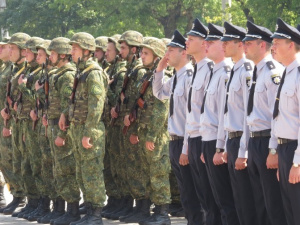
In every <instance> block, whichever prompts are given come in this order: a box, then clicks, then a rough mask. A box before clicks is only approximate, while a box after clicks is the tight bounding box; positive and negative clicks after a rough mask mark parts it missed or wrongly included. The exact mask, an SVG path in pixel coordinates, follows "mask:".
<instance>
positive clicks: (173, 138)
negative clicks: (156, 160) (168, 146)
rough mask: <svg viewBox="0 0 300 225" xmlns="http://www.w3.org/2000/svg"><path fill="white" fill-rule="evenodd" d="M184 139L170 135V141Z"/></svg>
mask: <svg viewBox="0 0 300 225" xmlns="http://www.w3.org/2000/svg"><path fill="white" fill-rule="evenodd" d="M182 139H183V137H181V136H177V135H170V141H177V140H182Z"/></svg>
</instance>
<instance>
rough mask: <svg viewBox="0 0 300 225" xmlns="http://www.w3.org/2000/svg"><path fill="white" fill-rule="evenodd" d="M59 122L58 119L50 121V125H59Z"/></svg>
mask: <svg viewBox="0 0 300 225" xmlns="http://www.w3.org/2000/svg"><path fill="white" fill-rule="evenodd" d="M58 122H59V119H58V118H56V119H50V120H48V124H49V125H50V126H55V125H58Z"/></svg>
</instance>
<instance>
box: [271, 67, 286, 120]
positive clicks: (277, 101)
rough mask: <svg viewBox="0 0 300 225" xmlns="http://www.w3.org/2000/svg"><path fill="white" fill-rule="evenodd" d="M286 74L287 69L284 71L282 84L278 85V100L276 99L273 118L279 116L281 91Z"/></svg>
mask: <svg viewBox="0 0 300 225" xmlns="http://www.w3.org/2000/svg"><path fill="white" fill-rule="evenodd" d="M285 74H286V69H285V70H284V72H283V75H282V78H281V82H280V85H279V87H278V91H277V95H276V100H275V105H274V111H273V119H275V118H276V117H277V116H278V113H279V97H280V92H281V89H282V85H283V83H284V79H285Z"/></svg>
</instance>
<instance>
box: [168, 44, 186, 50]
mask: <svg viewBox="0 0 300 225" xmlns="http://www.w3.org/2000/svg"><path fill="white" fill-rule="evenodd" d="M169 46H171V47H177V48H182V49H185V48H183V47H180V46H179V45H175V44H173V43H169V44H167V47H169Z"/></svg>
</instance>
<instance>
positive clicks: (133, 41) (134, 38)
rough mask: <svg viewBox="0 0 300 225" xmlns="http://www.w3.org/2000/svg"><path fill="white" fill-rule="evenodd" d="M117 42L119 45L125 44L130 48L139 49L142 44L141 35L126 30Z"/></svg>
mask: <svg viewBox="0 0 300 225" xmlns="http://www.w3.org/2000/svg"><path fill="white" fill-rule="evenodd" d="M118 42H119V43H120V44H121V43H122V42H126V43H127V44H128V45H130V46H137V47H139V46H140V45H141V44H142V43H143V35H142V34H141V33H139V32H137V31H134V30H128V31H126V32H124V33H123V34H122V35H121V37H120V40H119V41H118Z"/></svg>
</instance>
